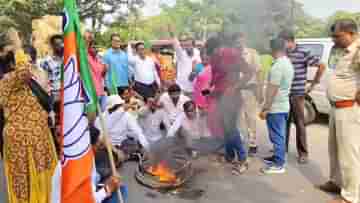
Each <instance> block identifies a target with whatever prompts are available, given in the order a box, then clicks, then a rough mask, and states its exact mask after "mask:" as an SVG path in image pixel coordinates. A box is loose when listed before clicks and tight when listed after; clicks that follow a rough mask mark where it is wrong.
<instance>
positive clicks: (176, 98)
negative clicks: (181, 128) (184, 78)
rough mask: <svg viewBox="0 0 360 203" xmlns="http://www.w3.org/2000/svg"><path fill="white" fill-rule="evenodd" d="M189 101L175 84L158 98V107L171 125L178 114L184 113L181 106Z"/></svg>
mask: <svg viewBox="0 0 360 203" xmlns="http://www.w3.org/2000/svg"><path fill="white" fill-rule="evenodd" d="M189 100H190V98H189V97H187V96H185V95H184V94H182V91H181V88H180V87H179V85H177V84H173V85H171V86H170V87H169V88H168V91H167V93H164V94H163V95H162V96H161V97H160V105H161V106H162V107H163V108H164V111H165V112H166V114H167V115H168V117H169V120H170V123H171V124H172V123H173V122H174V121H175V119H176V117H177V116H178V115H179V114H180V113H182V112H184V110H183V105H184V103H185V102H187V101H189Z"/></svg>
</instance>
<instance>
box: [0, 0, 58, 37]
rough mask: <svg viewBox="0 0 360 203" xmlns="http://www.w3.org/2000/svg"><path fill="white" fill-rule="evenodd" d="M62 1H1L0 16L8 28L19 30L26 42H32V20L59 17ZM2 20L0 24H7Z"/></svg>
mask: <svg viewBox="0 0 360 203" xmlns="http://www.w3.org/2000/svg"><path fill="white" fill-rule="evenodd" d="M62 7H63V1H62V0H0V16H3V19H8V20H5V22H6V25H7V26H12V27H15V28H16V29H18V30H19V31H20V33H21V35H22V36H23V37H24V39H25V41H29V40H30V35H31V32H32V27H31V26H32V20H33V19H37V18H40V17H42V16H44V15H59V14H60V12H61V11H62ZM5 22H4V21H2V20H1V19H0V24H2V23H5Z"/></svg>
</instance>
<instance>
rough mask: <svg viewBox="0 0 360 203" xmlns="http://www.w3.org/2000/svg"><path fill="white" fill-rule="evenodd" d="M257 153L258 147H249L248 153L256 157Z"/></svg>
mask: <svg viewBox="0 0 360 203" xmlns="http://www.w3.org/2000/svg"><path fill="white" fill-rule="evenodd" d="M256 153H257V147H249V152H248V154H249V156H250V157H254V156H255V155H256Z"/></svg>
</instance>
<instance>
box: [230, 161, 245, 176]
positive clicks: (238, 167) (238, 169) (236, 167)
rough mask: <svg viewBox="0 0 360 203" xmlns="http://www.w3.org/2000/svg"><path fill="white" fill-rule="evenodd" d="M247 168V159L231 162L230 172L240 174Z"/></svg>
mask: <svg viewBox="0 0 360 203" xmlns="http://www.w3.org/2000/svg"><path fill="white" fill-rule="evenodd" d="M248 169H249V163H248V162H247V161H243V162H240V163H239V162H237V163H234V164H233V167H232V174H233V175H241V174H243V173H245V172H246V171H247V170H248Z"/></svg>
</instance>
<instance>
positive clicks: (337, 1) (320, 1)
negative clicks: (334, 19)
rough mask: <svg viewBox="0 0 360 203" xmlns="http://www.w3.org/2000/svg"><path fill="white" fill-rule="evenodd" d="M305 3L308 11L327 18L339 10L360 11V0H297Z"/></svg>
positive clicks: (313, 14)
mask: <svg viewBox="0 0 360 203" xmlns="http://www.w3.org/2000/svg"><path fill="white" fill-rule="evenodd" d="M297 1H298V2H300V3H303V4H304V9H305V11H306V12H308V13H309V14H311V15H312V16H315V17H320V18H326V17H328V16H330V15H332V14H333V13H334V12H335V11H337V10H346V11H352V12H360V0H297Z"/></svg>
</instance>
